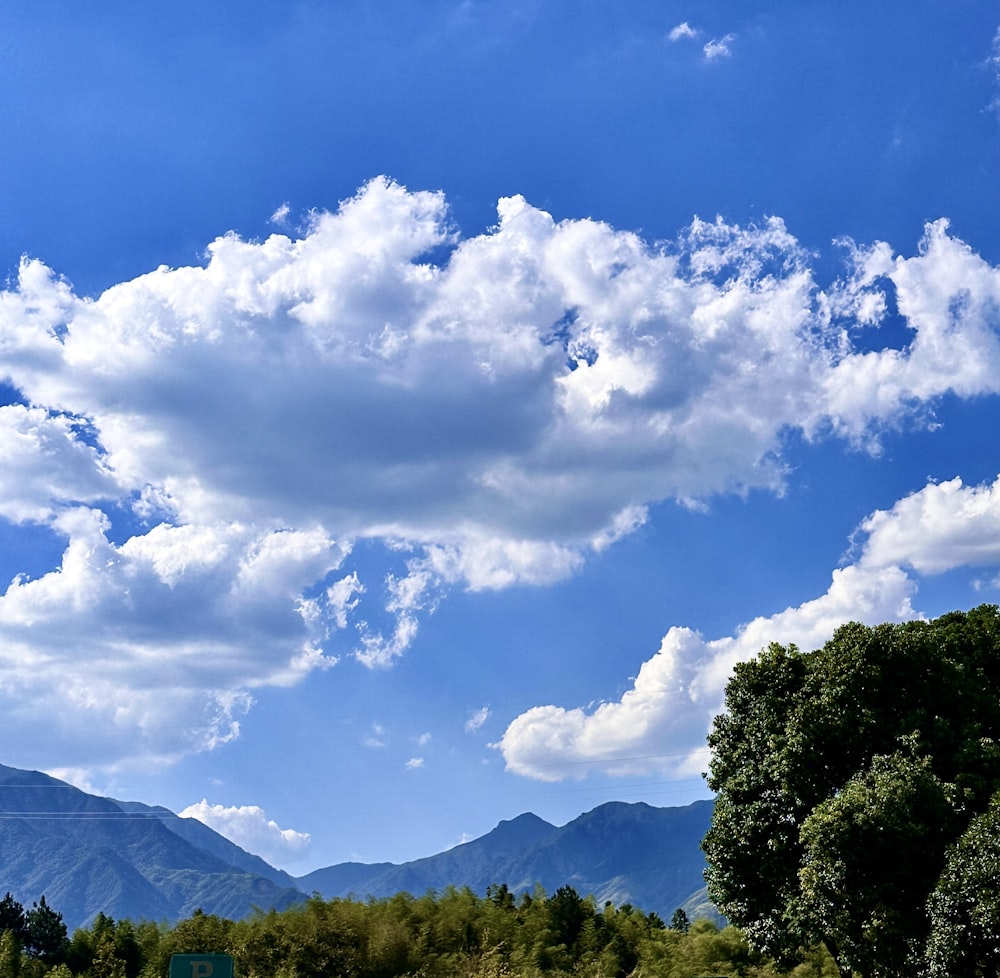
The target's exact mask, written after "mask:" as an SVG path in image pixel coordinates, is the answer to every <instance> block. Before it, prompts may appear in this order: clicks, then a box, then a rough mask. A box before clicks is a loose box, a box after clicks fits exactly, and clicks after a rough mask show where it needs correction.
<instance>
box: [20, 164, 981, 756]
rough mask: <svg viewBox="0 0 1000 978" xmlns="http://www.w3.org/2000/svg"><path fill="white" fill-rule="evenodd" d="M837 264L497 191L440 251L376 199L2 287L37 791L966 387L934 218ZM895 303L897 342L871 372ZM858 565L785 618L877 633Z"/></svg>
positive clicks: (234, 717) (406, 201)
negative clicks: (378, 550)
mask: <svg viewBox="0 0 1000 978" xmlns="http://www.w3.org/2000/svg"><path fill="white" fill-rule="evenodd" d="M287 216H288V215H287V214H284V215H282V220H286V219H287ZM845 254H846V256H847V264H846V269H845V273H844V275H843V277H842V278H841V279H840V280H838V281H836V282H833V283H831V284H827V285H824V286H821V285H820V284H819V283H817V281H816V280H815V277H814V273H813V271H812V266H811V260H812V259H811V256H810V255H809V253H808V252H807V251H806V250H805V249H804V248H803V247H802V246H801V245H800V244H799V242H797V241H796V239H795V238H794V237H793V236H792V235H791V234H790V233H789V231H788V230H787V229H786V228H785V226H784V224H783V223H782V222H781V221H780V220H779V219H777V218H772V219H769V220H768V221H767V222H765V223H764V224H763V225H761V226H754V227H738V226H734V225H728V224H725V223H724V222H722V221H721V220H716V221H714V222H705V221H701V220H698V219H695V220H694V221H693V222H692V224H691V225H690V227H688V228H687V229H686V230H685V232H684V233H683V234H682V235H681V236H680V237H679V238H678V240H676V241H673V242H669V243H651V242H646V241H643V240H642V239H641V238H639V237H638V236H637V235H635V234H633V233H630V232H626V231H618V230H615V229H614V228H611V227H609V226H608V225H607V224H603V223H601V222H599V221H595V220H564V221H555V220H553V218H552V217H551V216H550V215H549V214H547V213H545V212H544V211H541V210H539V209H537V208H535V207H532V206H531V205H530V204H529V203H527V202H526V201H525V200H523V199H522V198H520V197H510V198H504V199H502V200H501V201H500V202H499V205H498V223H497V226H496V227H495V228H493V229H491V230H489V231H488V232H485V233H483V234H479V235H476V236H473V237H469V238H462V237H461V236H460V235H459V234H458V233H457V231H456V230H455V228H454V227H453V226H452V224H451V223H450V219H449V215H448V208H447V203H446V201H445V198H444V196H443V195H442V194H440V193H428V192H410V191H408V190H406V189H405V188H403V187H401V186H399V185H397V184H395V183H393V182H391V181H389V180H386V179H382V178H379V179H376V180H373V181H372V182H370V183H369V184H367V185H366V186H365V187H363V188H362V189H361V190H360V191H359V192H358V193H357V194H356V195H355V196H354V197H353V198H351V199H349V200H346V201H345V202H343V204H342V205H341V206H340V208H339V209H338V210H337V211H336V212H334V213H318V214H314V215H312V216H311V217H310V219H309V220H308V222H307V224H306V226H305V227H304V228H303V229H302V230H301V232H300V234H299V236H297V237H292V236H289V235H286V234H277V233H276V234H273V235H271V236H270V237H268V238H267V239H265V240H263V241H244V240H241V239H239V238H238V237H236V236H234V235H227V236H225V237H222V238H219V239H217V240H216V241H214V242H212V244H210V245H209V247H208V250H207V254H206V261H205V263H204V265H202V266H200V267H187V268H176V269H172V268H166V267H161V268H159V269H157V270H155V271H153V272H150V273H149V274H147V275H143V276H141V277H139V278H137V279H134V280H131V281H127V282H122V283H120V284H118V285H116V286H114V287H113V288H110V289H108V290H107V291H106V292H104V293H103V294H102V295H100V296H99V297H96V298H87V297H81V296H78V295H76V294H75V293H74V291H73V289H72V287H71V286H70V284H69V283H68V282H66V281H64V280H63V279H61V278H60V277H59V276H58V275H57V274H56V273H55V272H53V271H52V270H50V269H49V268H47V267H46V266H45V265H44V264H43V263H42V262H40V261H38V260H35V259H25V260H24V261H23V262H22V264H21V267H20V271H19V275H18V279H17V282H16V284H15V285H14V286H12V287H11V288H9V289H8V290H6V291H4V292H2V293H0V380H2V381H3V382H4V383H5V384H7V385H8V386H9V387H10V388H12V389H13V390H14V391H15V392H16V394H17V396H16V397H13V398H11V399H10V403H8V404H6V405H4V406H0V473H2V474H0V518H3V519H4V520H6V521H7V522H8V524H10V525H12V526H16V527H17V528H19V531H20V532H23V533H24V534H25V535H26V538H27V537H28V535H30V534H32V533H35V534H39V533H42V532H44V533H46V534H49V535H50V536H51V535H54V537H55V538H56V539H57V540H58V541H60V545H61V546H62V549H63V556H62V560H61V563H60V564H59V566H57V567H53V568H51V569H50V570H49V571H48V572H46V573H43V574H41V575H40V576H38V577H36V578H35V579H31V578H29V577H27V576H24V575H22V576H18V577H16V578H14V579H13V580H12V581H11V583H10V585H9V587H8V588H7V590H6V593H4V594H3V595H2V597H0V735H10V734H12V733H13V732H14V731H17V733H18V735H19V737H20V739H22V740H25V741H30V740H31V737H32V736H33V735H34V733H38V734H41V732H42V731H44V733H45V738H46V740H47V742H48V743H50V744H53V743H57V744H59V745H60V748H61V749H62V750H63V752H64V756H63V762H64V763H66V764H76V763H78V762H82V760H83V759H84V758H86V759H87V762H88V763H91V764H94V763H101V764H105V765H114V764H118V763H125V762H129V761H132V762H141V763H149V762H150V761H156V760H160V761H169V760H171V759H173V758H175V757H177V756H180V755H182V754H184V753H187V752H190V751H197V750H203V749H209V748H211V747H212V746H214V745H216V744H219V743H222V742H225V741H226V740H227V739H231V738H232V737H234V736H236V735H237V734H238V731H239V722H240V718H241V717H242V715H243V714H245V712H246V711H247V709H249V707H250V705H251V703H252V698H253V691H254V689H256V688H260V687H262V686H267V685H281V684H286V685H287V684H291V683H295V682H298V681H300V680H302V679H303V678H304V677H305V676H307V675H308V674H309V673H310V672H311V671H313V670H315V669H321V668H328V667H330V666H331V665H333V664H334V663H335V662H336V661H337V659H338V658H343V657H344V656H348V655H353V656H355V657H356V658H357V659H358V660H360V661H361V662H363V663H365V664H367V665H370V666H385V665H389V664H391V662H392V661H393V660H394V659H395V658H397V657H398V656H399V655H402V654H403V653H404V652H405V651H406V650H407V649H408V648H409V647H410V645H411V644H412V643H413V641H414V639H415V636H416V635H417V633H418V630H419V624H420V620H421V618H422V616H424V615H426V614H428V613H430V612H431V611H432V610H433V609H434V607H435V606H436V605H437V603H438V602H439V601H441V600H442V599H443V598H444V596H445V595H446V593H447V591H448V590H449V589H450V588H454V587H459V588H466V589H471V590H482V589H499V588H504V587H509V586H512V585H529V586H544V585H546V584H550V583H552V582H555V581H558V580H560V579H563V578H565V577H567V576H568V575H572V574H574V573H576V572H578V571H579V570H580V568H581V567H582V566H583V565H584V564H585V562H586V561H587V560H588V559H592V558H593V557H594V555H595V554H599V553H600V552H601V551H603V550H605V549H606V548H607V547H610V546H613V545H614V543H615V541H616V540H618V539H620V538H621V537H622V536H625V535H627V534H628V533H630V532H633V531H634V530H635V529H636V527H638V526H640V525H641V524H642V523H643V521H644V520H645V519H646V518H647V507H648V506H649V505H650V504H652V503H656V502H660V501H663V500H677V501H679V502H682V503H688V504H691V503H697V502H698V501H700V500H704V499H706V498H709V497H711V496H713V495H715V494H719V493H730V492H744V491H747V490H749V489H751V488H761V489H765V490H770V491H773V492H780V491H781V489H782V487H783V484H784V479H785V473H786V465H787V460H786V457H785V446H786V443H787V439H788V436H789V434H790V433H792V432H796V433H800V434H801V435H802V436H804V437H805V438H806V439H814V440H815V439H822V438H831V437H835V438H839V439H842V440H843V441H844V442H845V443H848V444H851V445H854V446H867V447H869V448H877V444H878V439H879V435H880V433H881V432H883V431H885V430H886V429H887V428H890V427H894V426H898V425H901V424H924V423H926V422H927V421H928V418H929V415H930V412H931V410H932V408H933V404H934V402H935V400H936V399H937V398H940V397H941V396H943V395H945V394H953V395H956V396H959V397H972V396H976V395H981V394H988V393H995V392H996V390H997V387H998V385H1000V369H998V366H1000V346H998V338H997V333H996V328H995V327H996V320H997V316H996V310H997V307H998V298H1000V296H998V293H1000V275H998V271H997V269H996V268H994V267H992V266H991V265H989V264H988V263H987V262H985V261H984V260H983V259H982V258H981V257H979V256H978V255H976V254H975V253H974V252H973V251H972V249H970V248H969V247H968V246H967V245H966V244H964V243H963V242H961V241H959V240H957V239H955V238H954V237H952V236H951V235H949V233H948V228H947V223H946V222H945V221H939V222H937V223H934V224H930V225H928V227H927V229H926V233H925V236H924V238H923V240H922V241H921V242H920V245H919V249H918V251H917V253H916V254H915V255H913V256H911V257H902V256H896V255H894V254H893V252H892V251H891V249H890V248H889V246H888V245H886V244H881V243H876V244H875V245H872V246H870V247H858V246H855V245H853V244H850V243H847V245H846V248H845ZM894 308H895V309H898V314H899V315H900V316H901V317H902V318H903V321H904V322H905V325H906V327H907V330H908V338H907V341H906V342H905V343H904V344H903V345H897V346H892V345H884V341H883V340H882V335H883V334H880V333H879V331H878V327H879V326H880V324H882V323H884V322H885V321H887V319H889V318H890V316H891V315H894V313H893V312H891V310H892V309H894ZM913 518H916V517H913ZM873 519H874V517H873ZM898 519H899V520H902V519H903V514H902V513H900V514H898ZM870 533H871V537H870V539H871V540H872V541H880V540H885V541H889V540H890V536H889V534H888V530H886V531H884V532H882V531H879V528H878V527H875V526H873V528H872V530H871V531H870ZM361 541H364V542H366V543H367V544H369V545H376V546H381V547H382V548H383V549H384V552H385V554H386V555H387V559H390V558H391V559H392V560H394V561H395V562H396V569H395V570H393V572H392V573H391V574H390V575H389V576H388V577H387V578H385V579H384V580H381V581H372V580H363V579H362V578H361V577H359V574H358V570H357V568H355V567H354V566H352V565H351V563H350V561H351V554H352V550H353V548H355V547H356V546H357V545H358V543H359V542H361ZM871 546H872V552H873V553H874V552H875V551H876V550H877V549H879V547H884V548H888V547H889V543H888V542H886V543H885V544H879V546H878V547H876V545H875V543H872V544H871ZM955 546H956V547H957V546H958V544H957V543H956V544H955ZM913 559H914V560H916V559H917V558H916V557H914V558H913ZM863 563H864V561H862V564H863ZM866 566H867V565H866ZM872 566H874V565H872ZM912 566H913V568H915V569H918V570H919V566H922V565H918V564H917V563H914V564H913V565H912ZM868 572H869V571H868V570H867V569H866V567H861V566H860V565H859V567H858V568H857V569H854V570H853V571H852V569H850V568H846V569H844V570H843V571H838V572H837V573H838V575H839V577H838V576H836V575H835V580H834V583H833V585H831V592H830V594H829V595H828V596H827V597H826V598H823V599H818V600H819V602H820V605H817V607H816V609H814V610H813V611H812V612H809V614H810V615H812V616H813V617H814V618H817V619H819V618H822V617H823V615H824V614H827V612H825V611H823V608H825V607H827V606H829V608H830V611H829V614H831V615H832V614H833V613H834V610H835V609H836V608H837V607H838V604H837V602H838V601H839V600H841V599H839V598H838V597H837V593H838V592H837V588H838V586H839V588H840V589H841V590H842V591H845V593H846V592H850V594H851V596H852V600H854V598H855V597H856V595H857V594H858V593H865V594H868V593H870V600H871V603H872V608H873V609H878V613H879V614H883V613H889V612H892V613H899V610H900V609H901V608H903V609H904V610H905V598H906V594H907V593H908V591H907V587H908V585H907V584H906V580H905V573H904V572H902V571H901V572H900V574H901V575H902V577H901V578H899V579H898V580H897V579H895V578H892V579H890V578H891V575H889V577H886V576H885V575H886V574H887V573H888V572H887V571H885V570H884V568H883V571H881V572H880V573H881V574H882V576H881V577H879V578H878V580H869V578H867V577H866V576H865V574H867V573H868ZM872 573H874V572H872ZM841 579H842V580H841ZM838 581H840V583H839V585H838ZM824 601H825V602H826V604H823V602H824ZM901 602H902V603H901ZM821 606H822V607H821ZM837 613H838V614H839V612H837ZM873 613H875V611H874V610H873ZM803 614H805V613H803ZM796 627H798V626H796ZM792 631H794V629H792ZM751 632H752V626H748V628H747V630H745V633H743V635H742V636H741V637H739V638H737V639H732V640H723V641H724V642H732V643H733V644H732V646H731V647H730V646H727V648H729V649H730V651H728V652H727V651H725V650H723V649H721V647H720V648H715V647H714V646H712V643H708V646H706V648H705V649H704V650H702V651H698V650H699V649H700V648H701V647H700V645H699V644H698V643H701V642H702V640H701V639H700V638H698V637H697V636H693V635H691V634H689V633H686V632H683V631H676V632H674V631H672V632H670V633H668V636H667V639H665V640H664V642H665V645H664V649H663V650H661V653H660V654H659V658H657V659H655V662H656V663H657V665H655V666H650V669H649V670H647V672H648V675H647V677H646V678H645V679H643V677H640V679H643V683H644V685H643V686H642V691H641V692H640V689H639V684H638V682H637V692H636V695H635V696H634V697H632V698H630V699H629V700H628V702H627V704H626V703H624V701H623V705H621V706H620V709H623V710H624V709H634V710H638V711H639V712H638V713H636V714H635V716H636V717H638V716H641V717H643V718H646V717H647V716H648V717H649V720H648V723H649V725H650V726H649V728H650V729H652V728H653V726H655V725H656V724H657V723H662V722H664V721H663V720H662V718H660V719H657V717H658V716H659V714H658V713H657V711H656V710H655V709H653V710H650V709H649V708H648V707H647V706H644V705H643V704H646V703H648V701H649V695H650V693H649V691H650V690H652V689H653V688H654V687H656V688H659V687H660V686H666V687H671V688H673V687H677V688H680V687H681V686H683V687H684V688H685V689H687V688H689V687H691V688H693V687H692V684H695V685H697V680H698V677H699V676H702V677H703V678H704V676H706V675H708V673H703V671H699V670H698V669H695V670H694V673H692V671H691V670H692V666H691V663H692V661H697V660H698V658H699V656H701V657H705V656H708V658H710V659H712V660H713V661H718V662H719V663H723V662H725V661H728V660H727V658H726V657H727V656H728V657H729V659H731V658H732V657H733V656H735V655H739V654H743V651H744V650H745V649H747V648H749V644H752V641H751V637H750V635H751ZM772 637H775V636H772ZM776 637H780V636H776ZM740 643H743V644H740ZM709 646H711V647H709ZM720 668H721V667H720ZM716 672H718V670H716ZM695 673H697V675H695ZM713 675H714V673H713ZM717 678H718V682H719V683H720V684H721V682H722V677H721V674H720V675H719V676H718V677H717ZM646 679H648V685H646ZM706 681H707V680H706ZM713 681H714V680H713ZM715 692H716V694H717V693H718V689H716V691H715ZM704 696H705V697H707V698H710V694H709V692H707V691H706V692H705V693H704ZM699 702H700V703H701V701H699ZM699 709H700V710H701V715H702V717H704V715H705V714H706V711H707V710H708V709H709V707H708V699H706V700H705V701H704V702H703V703H701V705H700V706H699ZM601 717H602V722H606V723H608V724H610V725H611V726H614V722H613V721H612V720H611V719H609V717H610V711H605V713H604V714H601ZM535 719H536V720H537V719H538V717H536V718H535ZM563 720H565V718H563ZM578 720H579V718H575V719H574V721H573V722H577V721H578ZM533 722H534V721H533ZM560 722H563V721H560ZM579 722H582V723H584V725H587V723H590V726H588V729H590V730H597V729H598V728H597V727H594V726H593V722H591V721H587V720H586V718H584V719H583V720H581V721H579ZM594 722H596V721H594ZM643 722H646V721H645V719H644V721H643ZM670 722H671V723H673V722H678V723H686V724H690V723H692V722H693V721H690V720H683V721H681V720H677V721H674V720H671V721H670ZM526 723H527V721H525V724H526ZM523 728H524V724H522V725H521V727H516V728H512V729H515V730H521V729H523ZM538 729H539V730H542V731H543V732H544V735H545V736H546V737H551V738H555V740H554V741H553V742H554V743H557V744H561V743H564V742H565V743H571V744H575V745H577V746H576V747H573V748H572V749H573V750H581V749H582V748H580V747H579V745H580V744H582V743H584V741H585V740H586V738H585V737H583V735H582V734H579V733H574V732H573V731H572V730H568V728H567V729H564V728H559V731H557V730H556V726H552V725H548V726H546V725H545V724H542V725H541V726H540V727H539V728H538ZM692 729H693V727H692ZM560 731H561V732H560ZM508 733H510V732H508ZM540 736H541V735H540ZM590 736H596V735H593V734H592V735H590ZM510 737H511V739H509V740H507V739H506V738H505V740H506V746H505V752H507V753H508V762H509V763H510V764H511V766H512V768H514V769H524V770H525V771H528V770H529V769H532V762H531V761H530V756H533V755H532V754H531V750H529V749H528V748H527V747H524V748H519V749H517V750H515V749H514V748H513V746H512V745H513V744H514V743H515V739H517V740H519V741H520V742H521V743H522V744H527V743H528V740H527V739H525V738H524V737H522V736H521V735H520V734H519V735H518V738H514V736H513V735H510ZM543 739H544V738H543ZM539 742H541V741H539ZM532 749H533V748H532ZM588 749H589V748H588ZM518 758H520V759H518ZM524 758H529V759H528V760H525V759H524ZM95 759H96V760H95ZM532 770H533V769H532ZM536 773H537V772H536Z"/></svg>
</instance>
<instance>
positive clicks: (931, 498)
mask: <svg viewBox="0 0 1000 978" xmlns="http://www.w3.org/2000/svg"><path fill="white" fill-rule="evenodd" d="M856 536H857V538H858V540H859V541H860V542H859V543H858V544H857V549H858V551H859V556H858V559H857V560H856V562H854V563H852V564H849V565H848V566H845V567H843V568H840V569H838V570H836V571H834V573H833V577H832V580H831V584H830V587H829V588H828V590H827V591H826V593H825V594H823V595H821V596H820V597H818V598H816V599H814V600H812V601H808V602H806V603H804V604H802V605H800V606H798V607H796V608H788V609H786V610H785V611H783V612H781V613H780V614H777V615H773V616H770V617H761V618H756V619H754V620H753V621H752V622H750V623H749V624H747V625H745V626H744V627H743V628H741V629H740V630H739V631H738V632H737V633H736V635H734V636H731V637H725V638H720V639H713V640H711V641H708V640H706V639H704V638H703V637H702V636H701V635H700V634H698V633H697V632H693V631H691V630H690V629H686V628H671V629H670V630H669V631H668V632H667V634H666V635H665V636H664V638H663V642H662V644H661V646H660V649H659V650H658V651H657V653H656V654H655V655H654V656H653V657H652V658H650V659H649V660H647V661H646V662H645V663H644V664H643V666H642V668H641V669H640V671H639V675H638V676H637V677H636V680H635V682H634V684H633V686H632V688H631V689H629V690H628V691H627V692H626V693H625V694H624V696H623V697H622V698H621V699H620V700H618V701H615V702H607V703H602V704H600V705H599V706H598V707H597V708H596V709H592V710H589V711H588V710H584V709H581V708H576V709H566V708H563V707H558V706H541V707H535V708H534V709H531V710H528V711H527V712H525V713H523V714H521V715H520V716H518V717H516V718H515V719H514V720H513V721H512V722H511V723H510V725H509V726H508V727H507V730H506V732H505V733H504V735H503V737H502V738H501V740H500V742H499V744H498V746H499V748H500V750H501V751H502V752H503V755H504V757H505V759H506V763H507V767H508V769H509V770H511V771H513V772H514V773H517V774H522V775H526V776H528V777H532V778H536V779H539V780H548V781H557V780H563V779H565V778H570V777H577V778H580V777H585V776H586V775H587V774H589V773H591V772H592V771H595V770H597V771H605V772H607V773H611V774H634V773H639V772H643V771H649V770H654V769H660V770H664V769H666V770H671V771H675V772H678V773H694V772H697V771H698V770H703V769H704V767H705V758H704V753H703V747H702V745H703V744H704V739H705V734H706V732H707V730H708V728H709V726H710V724H711V720H712V718H713V717H714V716H715V715H716V714H717V713H718V712H720V710H721V708H722V703H723V692H724V688H725V683H726V681H727V679H728V677H729V676H730V674H731V672H732V669H733V666H734V665H735V664H736V663H737V662H740V661H744V660H746V659H748V658H751V657H753V656H754V655H756V654H757V652H759V651H760V650H761V649H762V648H764V647H766V646H767V645H768V644H769V643H771V642H780V643H783V644H788V643H792V644H795V645H798V646H799V647H800V648H804V649H812V648H817V647H818V646H820V645H821V644H822V643H823V642H825V641H826V640H827V639H829V638H830V636H831V635H832V634H833V631H834V629H835V628H836V627H837V626H838V625H839V624H841V623H843V622H845V621H861V622H865V623H867V624H876V623H879V622H882V621H903V620H907V619H910V618H914V617H917V612H916V611H915V610H914V608H913V606H912V604H911V599H912V597H913V595H914V594H915V592H916V590H917V583H918V578H919V577H920V576H925V575H933V574H941V573H944V572H946V571H950V570H954V569H955V568H958V567H969V568H975V567H994V568H995V567H997V566H998V565H1000V478H998V479H997V480H996V481H995V482H993V483H992V484H989V485H980V486H966V485H963V483H962V480H961V479H958V478H956V479H952V480H950V481H948V482H942V483H939V484H937V483H931V484H928V485H927V486H925V487H924V488H923V489H921V490H919V491H918V492H914V493H912V494H911V495H909V496H906V497H905V498H903V499H901V500H899V501H898V502H896V503H895V504H894V505H893V506H892V507H891V508H890V509H887V510H878V511H876V512H874V513H872V514H871V515H870V516H868V517H867V518H866V519H865V520H864V521H863V522H862V523H861V525H860V526H859V527H858V531H857V534H856ZM664 743H670V744H672V745H677V746H676V749H677V750H678V751H680V752H681V753H680V754H679V755H678V756H671V757H664V756H663V755H662V754H657V751H658V750H661V749H662V745H663V744H664Z"/></svg>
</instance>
